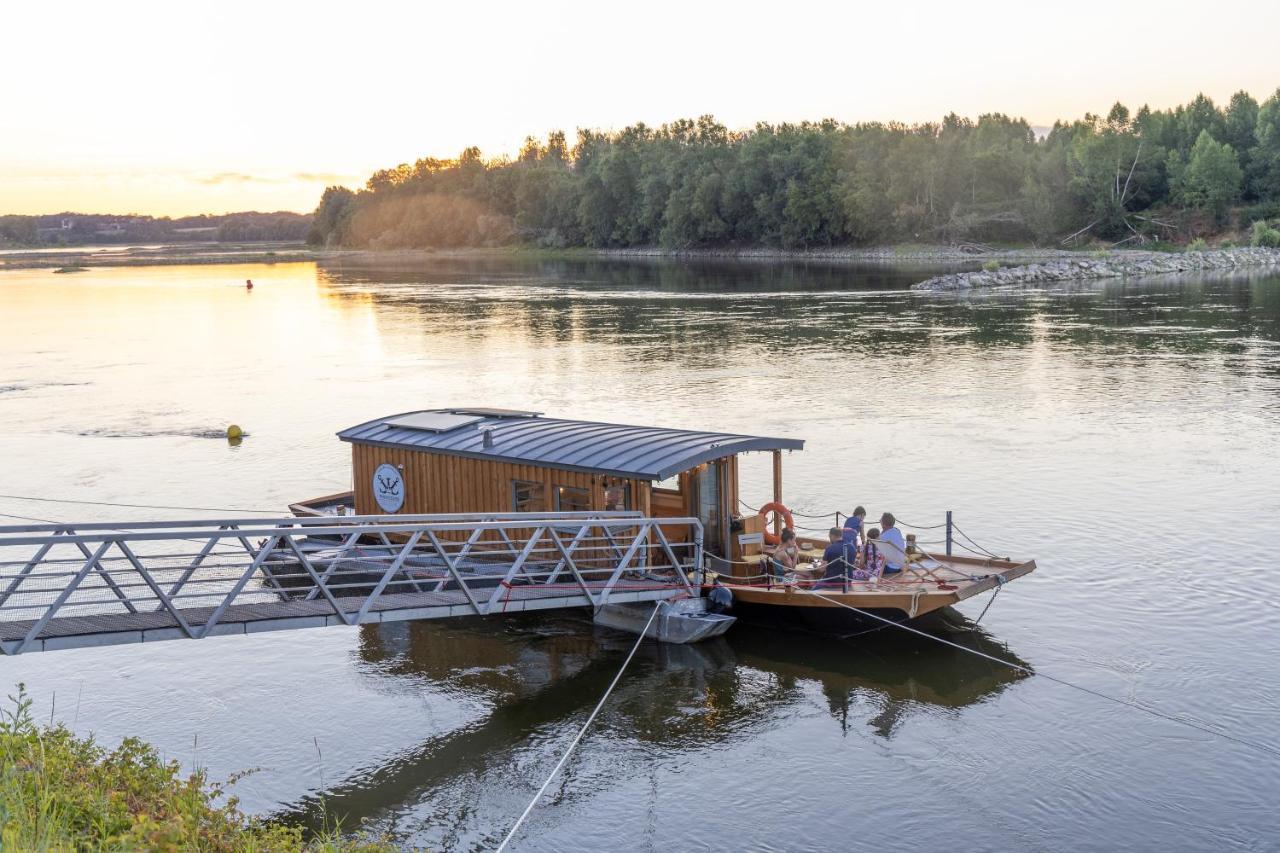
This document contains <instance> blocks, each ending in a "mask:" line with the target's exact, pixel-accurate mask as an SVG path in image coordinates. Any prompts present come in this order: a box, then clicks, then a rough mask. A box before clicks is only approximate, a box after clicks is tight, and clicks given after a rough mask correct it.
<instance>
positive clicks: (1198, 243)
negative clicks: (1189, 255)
mask: <svg viewBox="0 0 1280 853" xmlns="http://www.w3.org/2000/svg"><path fill="white" fill-rule="evenodd" d="M1208 248H1209V244H1208V243H1206V242H1205V240H1204V238H1203V237H1197V238H1195V239H1194V240H1192V241H1191V242H1190V243H1188V244H1187V251H1188V252H1203V251H1205V250H1206V249H1208Z"/></svg>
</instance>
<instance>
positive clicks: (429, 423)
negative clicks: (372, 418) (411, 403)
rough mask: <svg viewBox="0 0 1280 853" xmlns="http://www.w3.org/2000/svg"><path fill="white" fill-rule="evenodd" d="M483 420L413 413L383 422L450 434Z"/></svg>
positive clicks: (477, 417) (471, 417) (395, 425)
mask: <svg viewBox="0 0 1280 853" xmlns="http://www.w3.org/2000/svg"><path fill="white" fill-rule="evenodd" d="M482 420H484V418H483V417H480V416H478V415H450V414H446V413H444V412H414V413H413V414H411V415H400V416H399V417H395V418H390V419H388V420H385V421H383V423H384V424H386V425H387V426H393V427H400V428H401V429H417V430H422V431H423V432H451V431H453V430H455V429H461V428H462V427H464V426H470V425H471V424H474V423H476V422H478V421H482Z"/></svg>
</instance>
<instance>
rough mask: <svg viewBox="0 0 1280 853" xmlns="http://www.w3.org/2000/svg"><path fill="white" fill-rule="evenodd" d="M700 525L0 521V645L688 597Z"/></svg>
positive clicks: (8, 649)
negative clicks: (3, 523)
mask: <svg viewBox="0 0 1280 853" xmlns="http://www.w3.org/2000/svg"><path fill="white" fill-rule="evenodd" d="M677 534H678V535H677ZM702 534H703V530H702V525H701V524H700V523H699V521H698V520H697V519H696V518H662V519H657V518H647V517H644V516H642V515H641V514H640V513H636V512H576V513H575V512H558V513H525V514H520V513H507V514H494V513H486V514H454V515H410V516H333V517H312V518H296V517H288V518H273V519H267V520H262V519H243V518H232V519H214V520H195V521H150V522H120V523H105V522H95V523H88V524H36V525H17V526H4V527H0V650H2V651H3V652H4V653H5V654H8V655H15V654H22V653H23V652H33V651H53V650H56V649H69V648H80V647H86V646H104V645H114V644H120V643H149V642H156V641H159V640H175V639H186V638H189V639H196V640H198V639H203V638H205V637H215V636H224V635H228V634H252V633H257V632H260V631H279V630H287V629H296V628H314V627H321V626H326V625H347V626H352V625H362V624H366V623H370V622H392V621H401V620H408V619H438V618H444V617H458V616H496V615H501V614H512V613H521V612H526V611H531V610H547V609H553V608H571V607H592V608H599V607H601V606H603V605H605V604H621V603H626V602H639V601H657V600H663V599H668V598H675V597H681V596H685V595H696V594H697V590H698V587H699V584H700V583H701V567H702V541H703V540H702Z"/></svg>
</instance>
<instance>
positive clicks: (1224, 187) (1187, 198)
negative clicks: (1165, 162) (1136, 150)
mask: <svg viewBox="0 0 1280 853" xmlns="http://www.w3.org/2000/svg"><path fill="white" fill-rule="evenodd" d="M1169 157H1170V162H1169V172H1170V176H1171V183H1172V185H1173V189H1174V193H1175V194H1176V196H1177V198H1178V199H1179V200H1180V201H1181V202H1182V203H1183V204H1185V205H1187V206H1188V207H1194V208H1197V209H1200V210H1207V211H1209V212H1211V213H1213V215H1214V217H1215V218H1216V219H1219V220H1221V218H1222V216H1223V214H1224V213H1225V212H1226V209H1227V206H1228V205H1230V204H1231V203H1232V202H1234V201H1236V200H1237V199H1239V198H1240V185H1241V183H1242V182H1243V180H1244V173H1243V172H1242V171H1241V170H1240V161H1239V160H1238V159H1236V152H1235V151H1234V150H1233V149H1232V148H1231V146H1230V145H1227V144H1225V143H1222V142H1218V141H1217V140H1215V139H1214V138H1213V136H1212V135H1211V134H1210V133H1209V131H1207V130H1202V131H1200V137H1199V138H1198V139H1196V144H1195V145H1193V146H1192V147H1191V156H1190V158H1189V159H1188V160H1187V162H1186V163H1185V165H1184V164H1183V162H1182V156H1181V155H1180V154H1178V153H1177V152H1174V153H1172V154H1170V155H1169Z"/></svg>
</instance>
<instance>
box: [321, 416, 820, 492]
mask: <svg viewBox="0 0 1280 853" xmlns="http://www.w3.org/2000/svg"><path fill="white" fill-rule="evenodd" d="M419 416H422V417H419ZM438 416H446V417H438ZM448 416H457V417H456V418H451V417H448ZM486 431H488V433H489V438H490V440H491V444H490V446H487V447H486V446H485V432H486ZM338 437H339V438H341V439H342V440H343V441H352V442H357V443H360V444H374V445H379V446H382V447H395V448H403V449H406V450H422V451H426V452H428V453H443V454H447V455H450V456H465V457H467V458H470V459H489V460H492V461H494V462H514V463H517V464H521V465H541V466H544V467H548V468H560V469H564V470H569V471H585V472H588V473H593V474H609V475H612V476H616V477H631V478H634V479H640V480H665V479H666V478H668V477H670V476H672V475H673V474H678V473H680V472H681V471H687V470H688V469H690V468H692V467H694V466H695V465H700V464H701V463H703V462H708V461H710V460H712V459H718V458H720V457H722V456H732V455H733V454H735V453H744V452H746V451H749V450H802V449H804V442H803V441H801V440H799V439H795V438H764V437H760V436H751V435H737V434H734V433H726V432H696V431H693V430H686V429H666V428H664V427H645V426H628V425H625V424H607V423H596V422H593V421H566V420H560V419H557V418H544V417H539V415H538V413H536V412H516V411H506V410H501V409H480V408H476V409H428V410H424V411H420V412H403V413H401V414H398V415H388V416H387V417H383V418H377V419H376V420H372V421H368V422H367V423H363V424H359V425H358V426H353V427H350V428H349V429H344V430H343V431H342V432H340V433H338Z"/></svg>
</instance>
